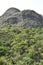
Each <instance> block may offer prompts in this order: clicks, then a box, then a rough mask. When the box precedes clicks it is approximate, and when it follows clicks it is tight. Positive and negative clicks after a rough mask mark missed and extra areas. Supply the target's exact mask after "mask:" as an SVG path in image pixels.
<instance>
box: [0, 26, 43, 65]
mask: <svg viewBox="0 0 43 65" xmlns="http://www.w3.org/2000/svg"><path fill="white" fill-rule="evenodd" d="M0 65H43V28H42V27H40V28H39V27H38V28H30V27H29V28H21V27H13V26H10V25H8V26H6V27H3V28H0Z"/></svg>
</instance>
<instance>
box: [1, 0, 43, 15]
mask: <svg viewBox="0 0 43 65" xmlns="http://www.w3.org/2000/svg"><path fill="white" fill-rule="evenodd" d="M10 7H15V8H18V9H20V10H24V9H31V10H35V11H36V12H38V13H40V14H42V15H43V0H0V15H2V14H3V13H4V12H5V11H6V10H7V9H8V8H10Z"/></svg>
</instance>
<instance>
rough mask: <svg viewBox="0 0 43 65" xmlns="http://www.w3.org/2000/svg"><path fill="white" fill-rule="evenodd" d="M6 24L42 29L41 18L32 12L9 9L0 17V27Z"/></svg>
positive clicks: (42, 19) (42, 22) (42, 20)
mask: <svg viewBox="0 0 43 65" xmlns="http://www.w3.org/2000/svg"><path fill="white" fill-rule="evenodd" d="M7 23H8V24H11V25H12V24H13V25H16V26H20V27H43V16H42V15H40V14H38V13H36V12H35V11H33V10H23V11H20V10H18V9H16V8H10V9H8V10H7V11H6V12H5V13H4V14H3V15H2V16H1V17H0V27H3V25H4V24H7Z"/></svg>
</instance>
